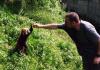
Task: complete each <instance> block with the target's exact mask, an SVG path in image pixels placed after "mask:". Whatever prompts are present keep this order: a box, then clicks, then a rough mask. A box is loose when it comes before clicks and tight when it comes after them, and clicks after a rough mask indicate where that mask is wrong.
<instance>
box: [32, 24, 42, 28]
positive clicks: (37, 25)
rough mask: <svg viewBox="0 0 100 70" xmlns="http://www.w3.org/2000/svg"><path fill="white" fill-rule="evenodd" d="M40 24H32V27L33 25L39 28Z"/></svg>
mask: <svg viewBox="0 0 100 70" xmlns="http://www.w3.org/2000/svg"><path fill="white" fill-rule="evenodd" d="M39 25H40V24H32V27H33V28H39Z"/></svg>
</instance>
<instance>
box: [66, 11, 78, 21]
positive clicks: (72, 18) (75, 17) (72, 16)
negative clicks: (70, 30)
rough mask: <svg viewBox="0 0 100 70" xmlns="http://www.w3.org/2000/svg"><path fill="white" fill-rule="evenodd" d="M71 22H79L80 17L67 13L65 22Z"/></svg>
mask: <svg viewBox="0 0 100 70" xmlns="http://www.w3.org/2000/svg"><path fill="white" fill-rule="evenodd" d="M67 19H68V20H69V21H70V22H72V21H75V22H79V16H78V14H77V13H76V12H70V13H67V14H66V16H65V20H67Z"/></svg>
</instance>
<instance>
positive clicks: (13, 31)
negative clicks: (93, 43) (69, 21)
mask: <svg viewBox="0 0 100 70" xmlns="http://www.w3.org/2000/svg"><path fill="white" fill-rule="evenodd" d="M45 13H47V12H44V13H41V12H40V13H39V11H38V13H37V12H36V13H35V15H32V16H30V15H26V16H20V15H14V14H11V13H9V12H5V10H0V70H81V69H82V67H81V59H80V57H79V55H78V53H77V51H76V48H75V45H74V44H73V42H72V40H71V39H70V38H69V36H68V35H67V33H65V32H64V31H63V30H45V29H34V28H33V32H32V34H31V35H30V37H29V38H28V41H27V45H28V55H24V54H21V55H19V54H18V53H14V54H13V55H11V56H10V55H8V54H9V51H10V49H12V48H14V47H15V45H16V41H17V38H18V36H19V34H20V30H21V28H23V27H29V26H30V24H31V23H32V22H33V20H34V21H37V22H42V23H45V24H46V23H47V22H53V18H55V19H54V21H55V20H56V19H59V18H58V17H57V18H56V17H52V16H53V14H51V15H50V12H49V13H48V14H46V15H45ZM36 17H37V18H36ZM51 17H52V18H51ZM57 21H58V20H57ZM59 22H61V21H59Z"/></svg>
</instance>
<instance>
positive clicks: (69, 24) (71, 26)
mask: <svg viewBox="0 0 100 70" xmlns="http://www.w3.org/2000/svg"><path fill="white" fill-rule="evenodd" d="M65 25H66V26H67V27H69V28H74V27H75V22H73V21H72V22H71V21H69V19H68V18H67V19H66V20H65Z"/></svg>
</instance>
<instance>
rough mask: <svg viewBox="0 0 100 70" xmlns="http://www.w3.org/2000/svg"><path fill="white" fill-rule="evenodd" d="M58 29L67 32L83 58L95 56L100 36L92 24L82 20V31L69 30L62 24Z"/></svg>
mask: <svg viewBox="0 0 100 70" xmlns="http://www.w3.org/2000/svg"><path fill="white" fill-rule="evenodd" d="M58 28H60V29H63V30H65V31H66V32H67V33H68V34H69V36H70V37H71V38H72V40H73V41H74V42H75V44H76V46H77V49H78V52H79V54H80V55H81V56H95V54H96V53H97V48H98V39H99V38H100V35H99V34H98V33H97V31H96V29H95V27H94V26H93V25H92V24H91V23H89V22H86V21H83V20H81V23H80V30H76V29H74V28H67V26H65V24H62V25H61V26H59V27H58Z"/></svg>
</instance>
